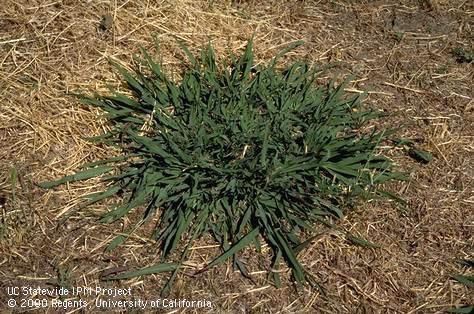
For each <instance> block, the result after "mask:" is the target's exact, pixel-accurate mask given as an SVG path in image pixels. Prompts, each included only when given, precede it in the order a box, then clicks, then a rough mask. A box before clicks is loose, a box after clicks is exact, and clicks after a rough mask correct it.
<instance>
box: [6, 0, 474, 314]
mask: <svg viewBox="0 0 474 314" xmlns="http://www.w3.org/2000/svg"><path fill="white" fill-rule="evenodd" d="M106 15H109V16H110V18H107V19H106V21H104V22H102V23H101V20H102V18H103V16H106ZM473 31H474V6H473V2H471V1H463V0H451V1H449V0H445V1H443V0H440V1H437V0H424V1H422V0H419V1H405V0H403V1H400V0H398V1H362V0H358V1H349V0H347V1H341V0H337V1H256V2H252V1H240V2H238V3H230V2H229V1H217V0H216V1H192V0H177V1H146V0H129V1H124V0H116V1H113V0H110V1H109V0H103V1H96V0H89V1H85V0H80V1H79V0H78V1H74V0H57V1H56V0H36V1H35V0H32V1H27V0H16V1H14V0H2V2H1V6H0V141H1V146H2V147H1V149H0V205H1V211H0V227H1V230H0V232H1V240H0V252H1V255H0V278H1V282H0V302H1V303H0V308H1V309H5V310H6V305H5V302H6V300H7V295H6V287H7V286H18V285H32V286H36V285H42V286H46V285H47V284H50V285H54V284H62V285H71V286H95V285H101V286H112V285H113V284H111V283H105V282H100V281H99V278H100V274H101V272H102V271H103V270H104V269H108V268H111V267H122V266H125V267H126V268H127V269H133V268H135V267H143V266H147V265H152V264H153V263H155V262H156V261H157V255H156V245H155V244H154V243H151V242H150V241H149V240H147V239H146V235H147V234H146V232H141V233H139V234H138V235H137V236H136V237H135V238H133V239H132V240H130V241H129V242H127V243H126V245H125V246H124V247H121V248H119V249H118V250H116V251H113V252H112V253H104V247H105V246H106V244H107V243H108V241H110V240H111V239H112V238H113V237H114V235H115V234H116V233H117V232H121V231H122V230H123V228H125V225H126V224H127V222H128V221H127V220H125V221H123V222H122V223H117V224H114V225H98V224H97V223H96V222H95V221H94V220H93V219H92V218H90V215H88V213H87V212H85V211H82V212H78V213H76V214H74V215H73V216H72V218H71V219H70V220H69V221H67V222H66V223H65V224H63V225H60V226H58V221H59V219H60V216H61V213H64V211H66V210H67V209H69V208H71V207H72V206H73V205H74V204H76V203H77V201H78V200H77V198H78V197H79V196H80V195H83V194H85V193H87V192H89V191H92V190H94V188H95V187H94V186H95V185H96V182H92V183H91V182H88V183H87V184H86V183H79V184H73V185H69V186H63V187H60V188H58V189H55V190H52V191H45V190H41V189H39V188H38V187H37V186H35V183H37V182H39V181H42V180H48V179H53V178H58V177H60V176H62V175H63V174H66V173H67V174H70V173H72V172H73V171H74V170H75V169H76V168H77V167H78V166H79V165H80V164H82V163H84V162H86V161H90V160H94V159H96V158H99V157H103V156H105V155H108V154H110V153H111V152H110V151H107V150H106V149H105V148H104V147H96V146H93V145H92V144H90V143H88V142H86V141H85V140H84V139H83V137H85V136H90V135H96V134H99V133H100V132H101V131H102V128H103V126H102V124H101V122H100V121H99V120H98V119H97V115H98V112H96V111H94V110H91V109H90V108H85V107H83V106H81V105H79V104H78V103H77V101H76V100H75V99H73V98H71V97H69V96H67V95H66V94H67V92H68V91H73V90H74V91H76V90H89V91H100V90H102V89H103V88H104V86H105V84H107V83H108V84H116V83H117V80H116V77H115V76H114V74H113V72H112V70H111V67H110V66H109V64H108V63H107V58H115V59H117V60H121V61H123V62H124V63H125V64H127V63H129V62H130V60H131V57H132V54H133V53H136V52H137V51H138V48H139V46H140V45H142V46H145V47H147V48H152V43H151V35H152V34H155V35H156V36H157V37H158V38H159V40H160V42H161V56H162V59H163V62H164V64H165V65H166V67H167V68H168V69H174V70H175V71H179V69H182V66H183V63H182V62H181V60H182V57H183V56H182V53H181V52H180V51H179V48H178V47H177V45H176V43H175V41H174V39H173V36H177V37H179V38H181V39H182V40H184V41H185V42H186V43H187V44H188V46H189V47H191V48H192V50H197V49H198V48H199V47H201V46H202V45H203V44H205V43H206V42H207V41H208V40H211V41H212V42H213V43H214V46H215V47H217V50H218V52H219V53H220V55H226V53H228V52H229V51H235V52H237V51H239V49H241V48H242V47H243V46H244V45H245V42H246V40H247V39H248V38H249V37H250V36H251V35H252V34H253V33H254V34H255V49H256V54H257V58H258V60H260V61H267V60H269V58H271V57H272V56H273V55H274V53H275V52H276V51H278V50H279V49H280V48H282V47H284V46H285V45H286V44H287V43H289V42H291V41H294V40H297V39H304V40H305V41H306V45H305V46H304V47H303V48H300V49H298V50H296V51H295V52H292V53H291V54H290V55H289V57H288V59H307V60H308V61H310V62H312V63H314V64H316V65H325V64H328V63H334V64H335V66H334V67H333V68H332V69H331V72H330V73H329V74H328V75H329V76H330V77H336V78H338V79H340V78H342V77H343V76H345V75H347V74H354V75H355V77H356V79H355V80H354V81H353V82H352V86H351V87H350V88H349V91H350V92H357V91H359V90H368V91H369V97H368V99H367V104H368V105H371V106H374V107H377V108H380V109H384V110H385V111H386V112H387V114H388V118H387V120H386V123H387V124H388V125H390V126H401V130H400V131H399V135H400V136H403V137H407V138H410V139H413V140H415V141H416V142H417V145H419V146H420V147H422V148H424V149H426V150H428V151H431V152H432V153H433V155H434V160H433V161H432V162H430V163H428V164H426V165H423V164H419V163H416V162H415V161H413V160H412V159H410V158H409V157H408V156H407V154H406V152H405V151H404V150H403V149H396V150H394V152H393V158H394V159H395V160H396V161H397V162H398V163H399V164H400V165H401V167H402V169H404V170H405V171H407V172H408V173H409V174H410V177H411V179H412V180H411V181H410V182H409V183H403V184H394V185H392V186H391V187H390V188H391V189H392V190H393V191H395V192H397V193H399V195H400V196H401V197H402V198H404V199H405V200H407V201H408V206H407V208H405V209H402V208H399V207H397V206H396V205H395V204H393V203H389V202H375V203H368V204H361V205H360V206H358V207H357V209H355V210H354V211H352V212H351V213H350V214H349V215H348V216H347V217H346V219H345V220H344V221H342V222H341V226H343V227H344V228H346V229H347V230H350V231H352V232H354V233H355V234H360V235H362V236H364V237H366V238H368V239H370V240H372V241H374V242H376V243H378V244H380V245H382V248H381V249H364V248H360V247H356V246H353V245H349V244H348V243H347V242H345V240H344V238H343V237H342V236H341V235H339V234H337V233H334V232H327V233H326V234H325V235H324V236H322V237H321V238H320V239H318V240H317V241H315V243H314V244H313V245H312V246H311V247H310V248H309V249H308V250H307V251H305V252H304V254H303V255H302V260H303V261H304V264H305V265H306V267H307V268H308V269H310V270H311V271H312V272H313V273H314V274H315V275H316V276H317V277H318V278H319V279H320V281H321V283H322V284H323V286H324V287H325V288H326V290H327V295H326V296H323V295H321V294H320V293H319V292H318V291H312V290H303V291H295V290H294V289H293V287H292V286H291V285H290V284H289V283H288V282H286V283H285V285H284V287H283V288H281V289H276V288H274V287H273V286H272V285H271V284H270V283H269V282H267V281H266V275H265V274H266V273H265V272H264V270H265V269H266V268H265V267H266V265H268V262H267V261H266V260H265V258H264V257H259V256H258V255H255V254H254V253H253V252H248V253H247V254H248V255H247V257H248V258H247V262H248V264H249V266H250V268H251V269H252V270H253V277H254V278H255V279H254V281H255V283H252V282H250V281H248V280H246V279H243V278H242V277H241V276H240V275H239V274H238V273H237V272H233V271H232V269H231V268H226V267H218V268H215V269H213V270H211V271H209V272H207V273H204V274H202V275H200V276H198V277H195V278H191V277H189V276H186V275H183V276H181V277H180V278H179V281H178V283H177V285H176V289H175V291H174V292H173V294H172V297H176V298H187V299H195V300H197V299H208V300H210V301H212V303H213V308H212V309H211V310H210V312H212V313H244V312H245V313H247V312H250V313H260V312H266V313H440V312H444V311H446V309H447V308H449V307H451V306H459V305H462V304H474V297H473V293H472V290H470V291H469V290H468V288H467V287H465V286H463V285H460V284H459V283H456V282H455V281H453V280H452V279H450V275H452V274H456V273H462V272H465V271H466V270H465V269H464V270H463V269H462V268H461V267H460V266H459V265H458V264H457V263H456V260H457V259H459V258H471V259H472V258H473V253H474V249H473V226H474V211H473V202H474V193H473V188H474V184H473V183H474V181H473V177H474V169H473V165H474V164H473V156H474V140H473V135H474V128H473V121H474V119H473V118H474V117H473V108H474V103H473V98H474V92H473V84H472V82H473V80H474V74H473V73H474V71H473V63H472V62H471V63H470V64H469V63H466V62H461V61H463V60H458V59H457V58H456V56H455V55H454V54H453V53H452V51H453V49H455V48H462V49H464V51H471V52H472V51H473V48H474V47H473V43H474V40H473V39H474V38H473ZM288 59H287V60H288ZM11 169H16V172H17V179H16V180H15V179H14V178H13V179H12V178H11V175H10V174H11ZM105 208H106V205H105V204H104V205H101V206H95V207H94V208H92V209H90V210H94V211H100V210H105ZM213 250H216V248H215V246H213V243H212V241H209V240H208V239H202V240H201V241H199V242H198V243H196V246H195V248H194V250H193V255H192V256H191V259H190V261H189V265H190V266H192V265H196V264H202V263H204V262H205V261H206V260H207V259H208V258H210V256H211V253H212V252H213ZM164 278H165V277H164V276H162V275H158V276H148V277H145V278H143V279H140V280H137V279H135V280H131V281H125V282H121V283H115V284H117V285H120V286H122V287H129V286H130V285H132V291H133V295H134V296H135V297H137V298H138V297H139V298H143V299H152V298H157V297H158V291H159V288H160V286H161V285H162V283H163V280H164ZM86 299H88V300H89V301H92V298H86ZM44 311H46V310H40V312H44ZM182 311H183V312H186V313H189V312H193V311H192V310H182ZM50 312H60V311H52V310H50ZM196 312H204V311H203V310H200V311H197V310H196Z"/></svg>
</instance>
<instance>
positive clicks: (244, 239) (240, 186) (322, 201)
mask: <svg viewBox="0 0 474 314" xmlns="http://www.w3.org/2000/svg"><path fill="white" fill-rule="evenodd" d="M300 44H301V42H297V43H295V44H293V45H291V46H290V47H288V49H285V50H284V51H282V52H281V53H279V54H278V55H277V56H276V57H275V58H274V59H273V60H272V61H271V62H269V63H268V64H265V65H255V63H254V60H253V52H252V42H251V41H250V42H249V43H248V45H247V47H246V50H245V52H244V53H243V54H242V56H241V57H239V58H237V57H235V56H233V57H232V58H231V61H230V62H229V64H223V65H222V66H219V65H218V64H217V63H216V56H215V53H214V50H213V49H212V47H211V46H210V45H209V46H208V47H207V49H203V51H202V53H201V55H200V57H199V58H196V57H195V56H193V55H192V54H191V53H190V52H189V50H188V49H187V48H186V47H185V46H183V45H182V48H183V49H184V52H185V53H186V54H187V56H188V57H189V61H190V66H189V67H188V69H187V70H186V71H185V72H184V73H183V76H182V80H180V81H179V82H176V81H174V80H172V79H170V78H169V76H167V75H166V74H165V73H164V72H163V71H162V67H161V66H160V65H159V64H158V63H156V62H155V61H154V60H153V59H152V58H151V57H150V55H149V54H148V53H147V51H146V50H143V51H142V52H143V57H142V58H137V59H136V60H137V67H136V70H135V72H134V73H133V74H132V73H130V72H128V71H127V70H125V69H124V68H123V67H121V66H119V65H117V64H115V66H116V68H117V70H118V71H119V72H120V74H121V75H122V77H123V78H124V80H125V81H126V83H127V86H128V88H129V89H130V90H131V91H132V92H133V96H126V95H125V94H122V93H119V92H117V91H112V93H111V94H110V95H105V96H103V95H95V96H94V97H83V98H82V102H83V103H85V104H88V105H91V106H95V107H98V108H101V109H103V111H104V112H105V113H106V114H105V117H106V118H107V119H108V120H109V122H110V124H111V126H112V130H111V131H109V132H108V133H106V134H104V135H102V136H100V137H98V138H95V140H96V141H99V142H102V143H105V144H107V145H110V146H114V147H118V148H120V149H121V151H122V155H121V156H119V157H114V158H110V159H107V160H101V161H97V162H94V163H91V164H88V165H86V167H85V169H84V170H82V171H80V172H78V173H76V174H75V175H71V176H67V177H64V178H62V179H60V180H57V181H53V182H47V183H42V184H40V185H41V186H42V187H44V188H52V187H55V186H57V185H60V184H63V183H66V182H71V181H76V180H84V179H89V178H92V177H97V176H102V175H104V174H108V175H106V176H102V180H104V181H105V182H110V184H109V186H108V188H107V189H106V190H105V191H102V192H98V193H94V194H91V195H88V196H87V197H86V201H85V205H90V204H93V203H94V202H98V201H100V200H103V199H105V198H108V197H112V196H114V195H117V194H123V195H126V197H125V200H124V202H123V203H121V204H118V205H117V207H115V208H114V209H113V210H111V211H110V212H108V213H107V214H105V215H104V216H103V217H102V218H101V221H102V222H111V221H114V220H117V219H121V218H122V217H124V216H126V215H127V214H128V213H129V212H130V211H131V210H132V209H137V210H141V211H142V213H143V216H142V219H141V220H140V221H139V222H138V223H137V224H136V225H135V226H134V227H132V228H131V229H130V230H129V233H128V234H125V235H123V234H121V235H119V236H118V237H117V238H115V239H114V240H113V241H112V243H110V245H109V249H113V248H115V247H117V246H118V245H120V244H121V243H123V242H124V241H125V240H126V238H127V236H128V235H129V234H130V233H131V232H133V231H134V230H136V228H138V227H139V226H140V225H142V224H143V223H145V222H147V221H148V220H150V218H152V217H154V216H156V215H159V223H158V224H157V225H156V228H155V231H154V233H153V235H152V237H153V238H154V239H156V240H157V241H158V242H159V243H160V244H161V251H162V256H163V260H162V261H163V264H159V265H154V266H151V267H148V268H145V269H142V270H138V271H135V272H132V273H129V274H123V275H118V276H115V277H113V278H112V279H123V278H129V277H131V276H139V275H145V274H149V273H156V272H161V271H172V275H171V277H170V280H169V282H168V284H167V286H166V287H165V290H166V289H169V288H170V287H171V284H172V282H173V280H174V278H175V276H176V274H177V272H178V270H179V268H180V265H181V263H182V262H183V261H184V260H185V259H186V257H187V252H188V249H189V247H190V245H191V243H192V242H193V241H194V240H195V239H197V238H199V237H201V236H202V235H204V234H211V235H212V236H213V237H214V238H215V240H216V241H217V242H219V243H220V245H221V248H222V254H221V255H219V256H217V257H216V258H215V259H214V260H212V261H211V262H210V263H209V264H208V265H207V266H206V267H205V268H204V269H201V270H200V271H199V272H202V271H205V270H207V269H209V268H210V267H212V266H215V265H217V264H220V263H222V262H224V261H225V260H227V259H228V258H231V259H232V260H233V262H234V266H235V267H237V268H238V269H240V271H241V272H242V273H243V274H244V275H246V276H248V273H247V270H246V266H245V264H244V262H243V261H241V260H240V259H239V251H241V250H242V249H244V248H246V247H248V246H250V245H252V244H254V245H255V247H256V248H257V249H259V248H260V241H262V240H263V241H265V242H266V243H268V245H269V247H270V248H271V249H272V251H273V254H274V258H273V261H272V268H274V269H276V268H278V265H279V264H280V262H281V261H283V260H284V261H285V262H286V263H287V265H288V266H289V267H290V268H291V270H292V273H293V277H294V279H295V280H296V282H297V283H300V284H303V283H305V282H310V283H313V284H315V281H314V280H313V278H312V276H311V275H310V274H309V273H308V272H307V271H306V270H305V269H304V267H303V266H302V265H301V263H300V261H299V260H298V258H297V255H298V253H299V252H300V251H301V250H303V249H304V248H305V246H307V245H308V244H309V243H310V242H311V240H312V238H311V233H312V232H313V231H314V228H313V227H314V223H315V222H323V223H326V224H330V221H331V217H332V218H340V217H342V216H343V208H344V204H345V202H347V200H350V199H353V198H355V197H362V196H365V197H367V196H369V197H370V196H377V195H386V194H384V192H382V191H380V190H378V189H377V188H376V187H377V186H378V185H379V184H381V183H384V182H386V181H387V180H392V179H402V178H403V176H402V175H401V174H400V173H398V172H396V171H393V170H392V166H393V164H392V162H391V160H390V159H388V158H386V157H384V156H383V155H381V154H380V152H379V151H380V149H379V147H378V145H379V143H380V142H381V141H383V140H384V139H385V138H386V136H387V134H388V132H386V131H383V130H382V131H376V130H375V129H374V128H367V130H368V131H365V132H364V131H363V130H365V129H364V126H366V125H367V123H368V122H369V121H371V120H372V119H374V118H377V117H378V114H377V113H376V112H375V111H372V110H363V108H362V107H361V99H362V98H361V97H362V96H361V95H357V96H348V95H346V94H345V92H344V86H343V85H341V86H337V87H336V86H333V84H330V85H329V86H318V85H317V84H316V74H317V71H316V69H313V68H311V67H310V66H309V65H308V64H306V63H294V64H292V65H290V66H288V67H286V68H285V69H283V70H278V69H277V67H276V64H277V61H278V59H279V58H280V57H281V56H282V55H283V54H285V53H286V52H287V51H289V50H290V49H293V48H295V47H297V46H299V45H300ZM305 235H306V237H304V236H305ZM351 239H352V240H353V241H354V242H355V243H359V244H364V245H365V244H369V243H367V242H365V241H362V240H360V239H358V238H355V237H351ZM183 241H185V242H186V243H182V242H183ZM176 250H179V251H180V253H181V255H180V256H181V257H180V258H179V259H178V260H175V261H174V262H172V263H165V262H166V261H167V260H168V259H169V256H170V254H171V253H173V252H174V251H176ZM271 276H272V277H273V279H274V280H275V283H276V284H277V285H278V284H279V282H280V278H279V275H278V272H273V273H272V274H271Z"/></svg>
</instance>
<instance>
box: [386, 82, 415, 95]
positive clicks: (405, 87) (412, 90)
mask: <svg viewBox="0 0 474 314" xmlns="http://www.w3.org/2000/svg"><path fill="white" fill-rule="evenodd" d="M383 84H384V85H388V86H392V87H395V88H401V89H406V90H409V91H411V92H414V93H420V94H423V93H424V91H422V90H419V89H414V88H410V87H407V86H401V85H396V84H392V83H389V82H383Z"/></svg>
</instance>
